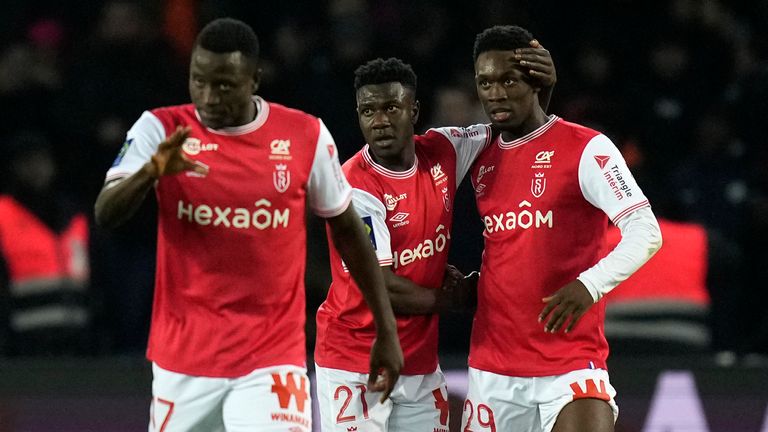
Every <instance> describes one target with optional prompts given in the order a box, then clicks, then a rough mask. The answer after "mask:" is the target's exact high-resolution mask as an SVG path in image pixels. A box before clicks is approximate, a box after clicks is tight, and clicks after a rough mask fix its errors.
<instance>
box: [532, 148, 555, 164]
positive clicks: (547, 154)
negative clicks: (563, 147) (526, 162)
mask: <svg viewBox="0 0 768 432" xmlns="http://www.w3.org/2000/svg"><path fill="white" fill-rule="evenodd" d="M554 155H555V151H554V150H544V151H540V152H538V153H536V160H535V161H534V162H533V165H531V168H535V169H541V168H552V156H554Z"/></svg>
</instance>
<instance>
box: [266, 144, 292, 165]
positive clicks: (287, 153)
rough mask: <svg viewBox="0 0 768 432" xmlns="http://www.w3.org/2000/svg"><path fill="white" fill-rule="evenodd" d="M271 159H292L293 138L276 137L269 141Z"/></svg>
mask: <svg viewBox="0 0 768 432" xmlns="http://www.w3.org/2000/svg"><path fill="white" fill-rule="evenodd" d="M269 159H270V160H291V159H292V158H291V140H289V139H286V140H281V139H275V140H272V142H271V143H269Z"/></svg>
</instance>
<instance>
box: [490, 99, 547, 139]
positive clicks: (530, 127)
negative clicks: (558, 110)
mask: <svg viewBox="0 0 768 432" xmlns="http://www.w3.org/2000/svg"><path fill="white" fill-rule="evenodd" d="M547 121H549V116H548V115H547V113H545V112H544V110H542V109H541V108H539V107H537V108H536V109H535V110H534V111H533V112H532V113H531V115H530V116H529V117H528V118H527V119H526V120H525V121H523V123H522V124H520V126H519V127H517V128H514V129H507V130H503V131H501V139H503V140H504V141H507V142H509V141H514V140H516V139H518V138H521V137H524V136H526V135H528V134H529V133H531V132H533V131H535V130H536V129H538V128H540V127H542V126H543V125H544V124H545V123H546V122H547Z"/></svg>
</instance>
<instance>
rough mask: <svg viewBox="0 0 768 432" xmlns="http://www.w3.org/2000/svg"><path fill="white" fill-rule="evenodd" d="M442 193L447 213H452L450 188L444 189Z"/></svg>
mask: <svg viewBox="0 0 768 432" xmlns="http://www.w3.org/2000/svg"><path fill="white" fill-rule="evenodd" d="M441 192H442V193H443V207H445V211H447V212H450V211H451V195H450V194H449V193H448V188H447V187H444V188H443V190H442V191H441Z"/></svg>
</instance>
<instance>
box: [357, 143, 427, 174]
mask: <svg viewBox="0 0 768 432" xmlns="http://www.w3.org/2000/svg"><path fill="white" fill-rule="evenodd" d="M368 154H370V155H371V158H372V159H373V161H374V162H376V163H377V164H379V165H381V166H383V167H384V168H386V169H388V170H390V171H396V172H402V171H408V170H409V169H411V168H413V164H414V163H416V149H415V147H414V144H413V143H411V144H410V145H407V146H405V147H404V148H403V151H401V152H400V153H399V154H397V155H392V156H380V155H377V154H376V153H375V152H374V151H373V149H372V148H370V147H369V148H368Z"/></svg>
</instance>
